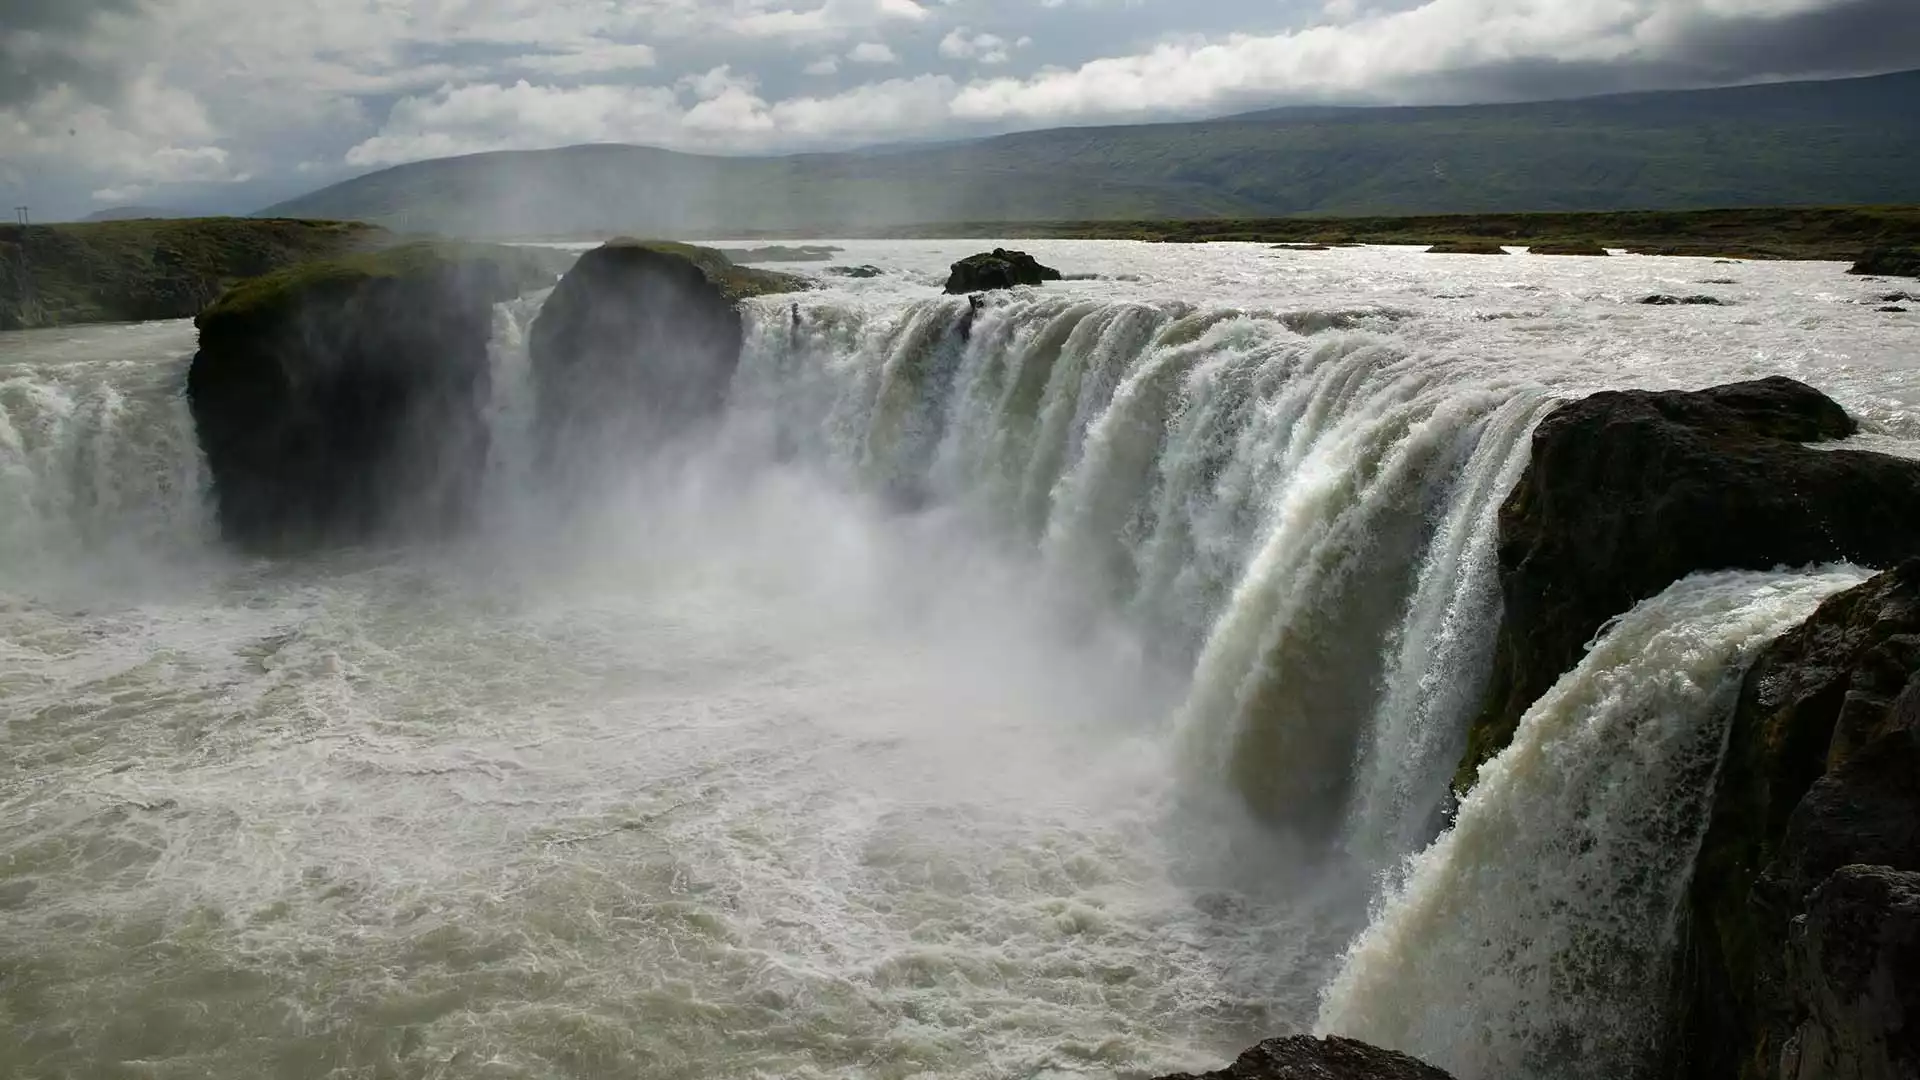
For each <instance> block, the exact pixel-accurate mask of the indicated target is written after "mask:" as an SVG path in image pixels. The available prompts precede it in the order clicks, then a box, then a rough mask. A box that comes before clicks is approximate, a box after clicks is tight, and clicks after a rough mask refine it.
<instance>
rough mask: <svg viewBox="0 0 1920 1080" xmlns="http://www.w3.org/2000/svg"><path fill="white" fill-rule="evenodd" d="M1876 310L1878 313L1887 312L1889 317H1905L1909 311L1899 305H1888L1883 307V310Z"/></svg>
mask: <svg viewBox="0 0 1920 1080" xmlns="http://www.w3.org/2000/svg"><path fill="white" fill-rule="evenodd" d="M1874 310H1876V311H1883V312H1886V313H1887V314H1889V315H1904V314H1906V311H1907V309H1906V308H1903V307H1901V306H1899V305H1898V304H1888V305H1887V306H1886V307H1883V308H1875V309H1874Z"/></svg>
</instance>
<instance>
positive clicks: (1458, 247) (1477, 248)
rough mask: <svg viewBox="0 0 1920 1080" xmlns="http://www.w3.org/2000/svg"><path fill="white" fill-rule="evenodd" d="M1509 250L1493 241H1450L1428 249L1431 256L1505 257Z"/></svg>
mask: <svg viewBox="0 0 1920 1080" xmlns="http://www.w3.org/2000/svg"><path fill="white" fill-rule="evenodd" d="M1506 253H1507V249H1506V248H1505V247H1503V246H1501V245H1499V244H1496V243H1494V242H1493V241H1491V240H1449V241H1446V242H1444V243H1439V244H1435V245H1433V246H1432V247H1430V248H1428V249H1427V254H1429V255H1505V254H1506Z"/></svg>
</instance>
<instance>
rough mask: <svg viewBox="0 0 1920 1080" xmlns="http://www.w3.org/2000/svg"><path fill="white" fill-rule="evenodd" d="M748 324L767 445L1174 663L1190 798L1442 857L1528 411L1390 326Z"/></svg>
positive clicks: (1282, 321) (1270, 319) (745, 391)
mask: <svg viewBox="0 0 1920 1080" xmlns="http://www.w3.org/2000/svg"><path fill="white" fill-rule="evenodd" d="M752 314H753V317H752V318H751V319H750V323H749V346H748V350H747V357H746V361H745V367H744V370H743V371H742V373H741V376H740V378H739V381H738V392H737V394H736V398H737V400H739V401H741V402H750V403H754V404H755V405H757V406H758V407H759V408H760V410H761V411H762V414H763V415H764V416H765V417H766V418H767V422H768V424H769V425H770V426H772V427H773V428H775V429H777V430H778V432H779V434H778V435H776V436H775V437H776V438H777V439H778V440H779V441H780V442H781V443H782V444H783V445H808V446H811V447H812V448H813V450H814V451H815V452H817V453H820V454H822V455H823V456H824V458H825V460H828V461H835V462H838V463H839V464H840V465H841V466H842V467H843V468H844V469H846V470H847V473H848V475H849V476H851V477H853V478H854V479H855V481H856V482H859V483H862V484H865V485H869V486H871V487H872V488H874V489H875V490H880V491H891V492H902V491H912V492H915V493H919V494H921V495H924V496H927V497H930V498H931V499H933V500H934V501H936V502H939V503H941V504H944V505H949V506H958V507H964V508H967V509H969V510H970V511H971V512H972V513H973V514H974V515H975V516H976V517H977V518H978V519H980V520H981V521H982V522H984V523H985V525H986V527H987V528H988V529H989V530H991V531H996V532H998V533H999V534H1001V535H1003V536H1006V537H1009V538H1014V539H1019V538H1028V539H1031V540H1033V541H1034V542H1036V543H1037V544H1038V546H1039V549H1040V553H1041V558H1042V560H1043V562H1044V563H1045V565H1046V566H1047V568H1048V571H1049V575H1048V576H1049V580H1050V581H1051V582H1052V583H1053V584H1054V586H1055V587H1057V588H1058V589H1059V590H1060V592H1061V593H1062V594H1063V600H1064V601H1065V602H1066V603H1068V604H1070V605H1077V606H1080V607H1082V608H1083V609H1085V610H1087V611H1088V612H1089V617H1091V618H1099V617H1103V616H1118V617H1122V618H1125V619H1128V620H1130V621H1131V622H1132V623H1133V624H1134V625H1136V626H1137V627H1139V628H1140V629H1141V631H1142V632H1143V634H1144V636H1145V637H1146V638H1147V640H1148V641H1149V642H1150V643H1151V648H1153V649H1154V651H1155V652H1156V653H1157V654H1159V656H1160V657H1161V659H1163V660H1166V661H1169V662H1172V663H1175V664H1178V665H1183V666H1184V665H1193V667H1194V675H1193V679H1192V689H1191V691H1190V697H1189V700H1188V703H1187V705H1186V707H1185V709H1184V710H1183V719H1182V720H1181V725H1182V727H1183V728H1184V729H1185V730H1186V741H1187V744H1188V746H1189V752H1190V756H1191V758H1192V759H1193V763H1194V767H1195V769H1196V770H1197V772H1198V774H1199V775H1200V776H1202V777H1204V778H1207V779H1211V780H1221V779H1225V780H1231V781H1232V782H1233V783H1235V784H1236V785H1237V786H1238V787H1239V788H1240V790H1241V791H1242V792H1244V793H1245V794H1246V795H1247V796H1248V797H1249V798H1250V799H1252V800H1253V802H1254V803H1255V804H1256V806H1258V807H1259V808H1260V809H1261V810H1262V811H1263V812H1264V813H1266V814H1267V815H1268V816H1270V817H1273V818H1276V819H1280V820H1291V821H1296V822H1301V823H1308V822H1311V823H1315V824H1319V825H1324V823H1325V822H1326V821H1327V820H1329V819H1330V818H1331V817H1334V816H1337V815H1338V814H1339V812H1340V811H1341V808H1342V807H1343V805H1344V804H1345V803H1346V802H1347V801H1348V800H1349V799H1351V800H1353V801H1354V802H1355V804H1356V806H1357V807H1359V808H1360V809H1358V810H1357V811H1356V813H1355V821H1356V824H1355V826H1354V829H1355V832H1354V837H1353V841H1352V842H1353V846H1354V848H1355V850H1356V851H1361V850H1364V851H1367V852H1369V853H1370V854H1371V855H1372V856H1373V857H1374V858H1376V859H1377V860H1379V861H1380V862H1381V864H1382V865H1384V864H1385V863H1386V862H1388V861H1391V860H1392V859H1394V858H1397V857H1398V856H1400V855H1403V854H1405V853H1407V852H1408V851H1411V850H1413V849H1414V848H1415V847H1417V846H1418V845H1419V844H1420V843H1423V842H1424V841H1425V840H1426V839H1428V838H1429V837H1430V836H1431V832H1432V830H1433V829H1434V828H1435V827H1436V825H1435V813H1436V810H1437V809H1438V807H1439V805H1440V800H1441V799H1442V798H1443V797H1444V796H1445V786H1446V778H1447V777H1448V776H1450V775H1451V772H1452V769H1453V764H1454V762H1453V758H1454V757H1455V756H1457V751H1458V738H1457V736H1456V735H1455V734H1454V732H1455V729H1457V728H1459V726H1460V725H1461V724H1462V723H1463V717H1464V714H1465V711H1466V710H1468V709H1470V708H1471V707H1472V706H1473V704H1474V700H1473V699H1474V695H1475V694H1476V693H1477V691H1478V687H1479V685H1480V680H1481V679H1482V677H1483V675H1484V668H1485V662H1486V649H1487V648H1488V644H1489V642H1490V639H1491V633H1490V623H1491V620H1492V619H1494V618H1495V617H1496V612H1495V611H1494V604H1493V602H1492V597H1493V592H1492V588H1493V586H1492V557H1493V552H1492V539H1491V537H1492V527H1493V522H1492V518H1493V512H1494V510H1495V509H1496V508H1497V506H1498V504H1499V502H1500V500H1501V499H1503V498H1504V497H1505V494H1506V492H1507V490H1508V489H1509V488H1510V487H1511V485H1512V482H1513V480H1514V479H1515V478H1516V477H1517V474H1518V469H1519V468H1521V467H1522V466H1524V463H1525V442H1526V436H1527V434H1528V432H1529V431H1530V430H1531V426H1532V423H1533V421H1534V420H1535V419H1537V417H1538V416H1539V415H1540V414H1541V412H1542V411H1543V410H1544V409H1545V408H1546V398H1545V396H1544V395H1543V394H1542V393H1541V392H1540V391H1539V390H1538V389H1537V388H1529V387H1527V386H1526V385H1525V384H1524V383H1506V384H1502V383H1501V382H1498V381H1495V382H1492V383H1481V384H1479V385H1476V386H1472V387H1466V388H1463V387H1461V386H1459V385H1457V383H1455V382H1454V381H1453V380H1451V379H1450V378H1449V377H1448V373H1447V371H1446V370H1445V369H1443V368H1439V367H1436V366H1435V365H1433V364H1432V363H1431V362H1430V360H1428V359H1427V358H1425V357H1420V356H1415V355H1409V354H1408V353H1407V352H1406V351H1405V350H1404V349H1402V348H1401V347H1400V346H1399V345H1398V344H1397V343H1396V342H1395V341H1394V340H1393V339H1392V338H1391V337H1389V336H1386V335H1385V334H1383V333H1380V332H1379V331H1381V330H1385V329H1386V328H1387V327H1388V326H1389V325H1390V316H1389V315H1384V314H1380V313H1374V314H1373V315H1371V316H1367V315H1354V314H1347V315H1343V316H1342V317H1340V318H1324V319H1312V318H1306V317H1302V316H1298V315H1296V316H1292V317H1285V316H1279V315H1273V314H1267V315H1248V314H1244V313H1238V312H1232V311H1221V310H1213V311H1198V310H1195V309H1193V308H1192V307H1190V306H1188V305H1185V304H1177V303H1176V304H1153V303H1122V304H1097V303H1089V302H1087V301H1084V300H1076V299H1070V298H1060V299H1055V298H1048V297H1042V296H1020V297H1016V298H1010V299H1004V300H1001V301H996V302H993V303H991V304H989V305H988V306H987V307H985V308H984V309H983V310H981V311H980V312H979V313H978V314H977V316H975V317H973V318H972V322H971V325H970V326H967V327H966V329H967V330H968V331H969V332H967V333H963V324H964V323H965V321H966V320H967V318H968V315H967V307H966V304H965V302H964V301H960V300H939V301H922V302H919V303H917V304H914V305H912V306H910V307H907V308H906V309H904V310H900V309H898V308H892V309H887V308H882V309H879V310H863V309H859V308H840V307H832V306H826V305H818V306H813V307H808V306H806V305H803V308H802V315H801V317H800V319H799V320H798V321H797V322H796V321H795V320H793V319H792V318H790V317H789V315H788V312H787V310H786V308H785V306H784V305H776V304H772V303H769V304H767V305H765V306H762V307H759V308H757V309H755V310H754V311H753V313H752ZM1369 319H1371V325H1373V326H1374V327H1375V330H1374V332H1369V331H1368V330H1366V329H1358V328H1355V327H1364V326H1366V325H1369ZM1300 330H1305V331H1308V332H1307V333H1301V332H1300ZM823 432H824V433H825V434H824V437H823V436H822V434H821V433H823ZM1362 755H1364V756H1365V758H1366V765H1365V766H1364V767H1362V768H1360V769H1359V770H1358V772H1357V773H1356V770H1355V764H1356V761H1357V759H1358V758H1359V757H1361V756H1362ZM1356 775H1357V776H1358V777H1359V781H1360V786H1359V787H1358V788H1357V789H1352V788H1351V787H1350V783H1349V782H1350V780H1351V779H1352V778H1354V777H1355V776H1356Z"/></svg>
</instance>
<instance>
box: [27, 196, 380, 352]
mask: <svg viewBox="0 0 1920 1080" xmlns="http://www.w3.org/2000/svg"><path fill="white" fill-rule="evenodd" d="M393 240H394V237H393V236H392V234H390V233H388V232H387V231H386V230H384V229H381V228H377V227H375V226H372V225H364V224H361V223H359V222H339V221H299V220H281V219H252V218H191V219H183V220H174V221H158V220H151V219H148V220H135V221H99V222H81V223H74V224H60V225H32V226H24V227H23V226H19V225H4V226H0V329H22V328H31V327H37V326H61V325H66V324H70V323H92V322H131V321H136V320H142V319H183V318H190V317H192V316H194V315H196V314H198V313H199V312H200V311H201V309H203V308H205V307H206V306H207V305H208V304H211V303H212V302H213V301H214V300H215V299H217V298H218V297H219V296H220V294H221V293H223V292H225V291H226V289H227V288H228V287H229V286H231V285H233V284H234V283H235V282H238V281H241V280H244V279H246V278H251V277H257V276H259V275H261V274H267V273H272V272H273V271H275V270H280V269H284V268H286V267H288V266H292V265H295V264H297V263H301V262H305V261H307V260H310V259H316V258H332V257H336V256H339V255H344V254H347V253H350V252H354V251H361V250H366V249H369V248H374V247H380V246H385V245H387V244H390V243H392V242H393Z"/></svg>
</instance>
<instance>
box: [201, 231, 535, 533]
mask: <svg viewBox="0 0 1920 1080" xmlns="http://www.w3.org/2000/svg"><path fill="white" fill-rule="evenodd" d="M552 280H553V274H552V271H551V262H550V260H549V259H548V258H547V257H546V256H545V255H543V254H538V253H531V252H526V251H522V250H520V249H512V248H487V247H463V246H442V245H430V244H414V245H406V246H402V247H397V248H392V249H389V250H386V251H383V252H379V253H377V254H366V255H357V256H352V257H348V258H345V259H340V260H336V261H330V262H319V263H309V264H304V265H302V266H299V267H296V268H294V269H291V270H287V271H283V272H280V273H276V274H272V275H269V276H266V277H263V278H258V279H255V280H253V281H249V282H247V283H245V284H242V285H240V286H238V287H236V288H234V289H233V290H231V291H229V292H228V293H227V294H226V295H224V296H223V297H221V298H220V300H219V301H218V302H216V303H215V304H214V305H213V306H212V307H210V308H208V309H207V310H206V311H204V312H202V313H201V314H200V316H199V318H198V319H197V320H196V325H197V326H198V327H199V330H200V349H199V352H198V354H197V355H196V356H195V357H194V359H193V365H192V367H191V369H190V370H189V373H188V377H187V395H188V401H189V404H190V405H191V408H192V411H193V417H194V424H195V427H196V428H197V430H198V433H199V438H200V445H201V448H202V450H203V451H204V453H205V454H206V458H207V464H208V467H209V469H210V470H211V472H212V474H213V485H214V497H215V503H216V507H217V513H218V516H219V520H220V526H221V531H222V533H223V535H224V536H225V537H226V539H227V540H228V541H229V542H231V543H234V544H236V545H238V546H240V547H243V548H246V549H250V550H256V551H266V552H285V551H298V550H303V549H310V548H314V547H321V546H328V545H334V544H349V543H357V542H361V541H366V540H372V539H379V538H385V537H389V536H396V535H409V534H414V533H419V532H439V531H443V530H445V529H447V528H449V527H451V526H453V525H456V524H458V523H459V522H460V521H461V520H463V519H464V518H465V516H466V515H467V514H468V512H469V511H470V510H471V508H472V501H473V497H474V495H475V493H476V490H477V488H478V485H479V483H480V479H481V475H482V470H483V469H484V468H485V464H486V457H487V428H486V424H485V422H484V418H483V416H482V410H483V409H484V407H485V404H486V399H487V396H488V392H489V388H490V382H489V374H488V372H489V368H488V357H487V345H488V342H489V340H490V338H491V336H492V330H493V304H494V303H495V302H497V301H500V300H504V299H508V298H511V297H513V296H517V295H519V294H520V293H521V292H523V291H525V290H527V289H530V288H537V287H539V286H540V285H543V284H546V283H548V282H551V281H552Z"/></svg>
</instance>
